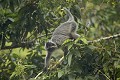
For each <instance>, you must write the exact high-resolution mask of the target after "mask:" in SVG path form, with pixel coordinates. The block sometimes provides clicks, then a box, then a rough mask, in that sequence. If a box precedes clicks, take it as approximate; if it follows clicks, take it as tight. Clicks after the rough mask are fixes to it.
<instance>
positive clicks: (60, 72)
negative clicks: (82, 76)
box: [58, 70, 64, 78]
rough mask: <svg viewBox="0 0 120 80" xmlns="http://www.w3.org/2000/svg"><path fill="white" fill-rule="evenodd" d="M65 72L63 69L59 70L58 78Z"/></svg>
mask: <svg viewBox="0 0 120 80" xmlns="http://www.w3.org/2000/svg"><path fill="white" fill-rule="evenodd" d="M63 74H64V72H63V71H61V70H60V71H58V78H60V77H61V76H62V75H63Z"/></svg>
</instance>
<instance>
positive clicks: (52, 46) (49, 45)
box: [45, 41, 57, 51]
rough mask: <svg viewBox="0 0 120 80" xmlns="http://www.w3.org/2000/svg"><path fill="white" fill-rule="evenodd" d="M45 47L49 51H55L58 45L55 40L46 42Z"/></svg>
mask: <svg viewBox="0 0 120 80" xmlns="http://www.w3.org/2000/svg"><path fill="white" fill-rule="evenodd" d="M45 48H46V50H47V51H53V50H55V49H56V48H57V45H56V44H55V43H54V42H52V41H49V42H47V43H46V44H45Z"/></svg>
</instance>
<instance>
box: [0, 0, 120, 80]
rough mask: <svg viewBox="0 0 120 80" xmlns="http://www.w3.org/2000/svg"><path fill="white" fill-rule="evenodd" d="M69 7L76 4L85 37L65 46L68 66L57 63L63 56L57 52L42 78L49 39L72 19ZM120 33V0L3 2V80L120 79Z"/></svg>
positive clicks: (0, 16) (0, 23) (74, 9)
mask: <svg viewBox="0 0 120 80" xmlns="http://www.w3.org/2000/svg"><path fill="white" fill-rule="evenodd" d="M63 7H67V8H70V11H71V13H72V14H73V16H74V17H75V20H76V22H77V23H78V24H79V29H78V33H79V34H80V35H81V37H80V38H79V39H77V40H75V41H69V40H66V41H65V43H64V44H63V45H62V46H64V45H68V47H69V54H68V55H67V56H66V59H67V63H66V64H64V62H65V60H64V59H63V60H62V61H61V62H60V63H59V64H57V62H58V61H59V59H60V58H61V55H55V54H54V55H53V58H52V60H51V65H50V67H51V69H50V70H49V71H48V72H47V73H42V74H41V75H39V76H38V77H36V75H37V74H39V73H40V72H41V71H42V69H43V67H44V58H45V54H46V51H45V49H44V44H45V42H46V41H48V39H49V38H50V37H51V34H52V32H53V30H54V29H55V28H56V27H57V26H58V25H60V23H63V22H64V21H66V20H67V16H66V14H65V12H64V11H63V10H62V8H63ZM119 33H120V1H119V0H0V80H9V79H10V80H29V79H30V80H34V79H35V77H36V78H37V79H38V80H119V79H120V35H119ZM116 34H118V35H116ZM113 35H116V36H113ZM104 37H105V38H104ZM95 40H96V41H95ZM91 41H93V42H91ZM79 42H80V43H79ZM59 52H60V51H59ZM56 64H57V66H55V67H54V68H53V66H54V65H56Z"/></svg>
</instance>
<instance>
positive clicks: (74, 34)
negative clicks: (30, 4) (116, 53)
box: [71, 33, 80, 39]
mask: <svg viewBox="0 0 120 80" xmlns="http://www.w3.org/2000/svg"><path fill="white" fill-rule="evenodd" d="M71 36H72V39H77V38H79V37H80V35H79V34H77V33H71Z"/></svg>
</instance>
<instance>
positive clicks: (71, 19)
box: [63, 7, 74, 21]
mask: <svg viewBox="0 0 120 80" xmlns="http://www.w3.org/2000/svg"><path fill="white" fill-rule="evenodd" d="M63 9H64V10H65V11H66V13H67V15H68V17H69V19H68V21H74V17H73V15H72V14H71V12H70V11H69V10H68V9H67V8H65V7H64V8H63Z"/></svg>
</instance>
